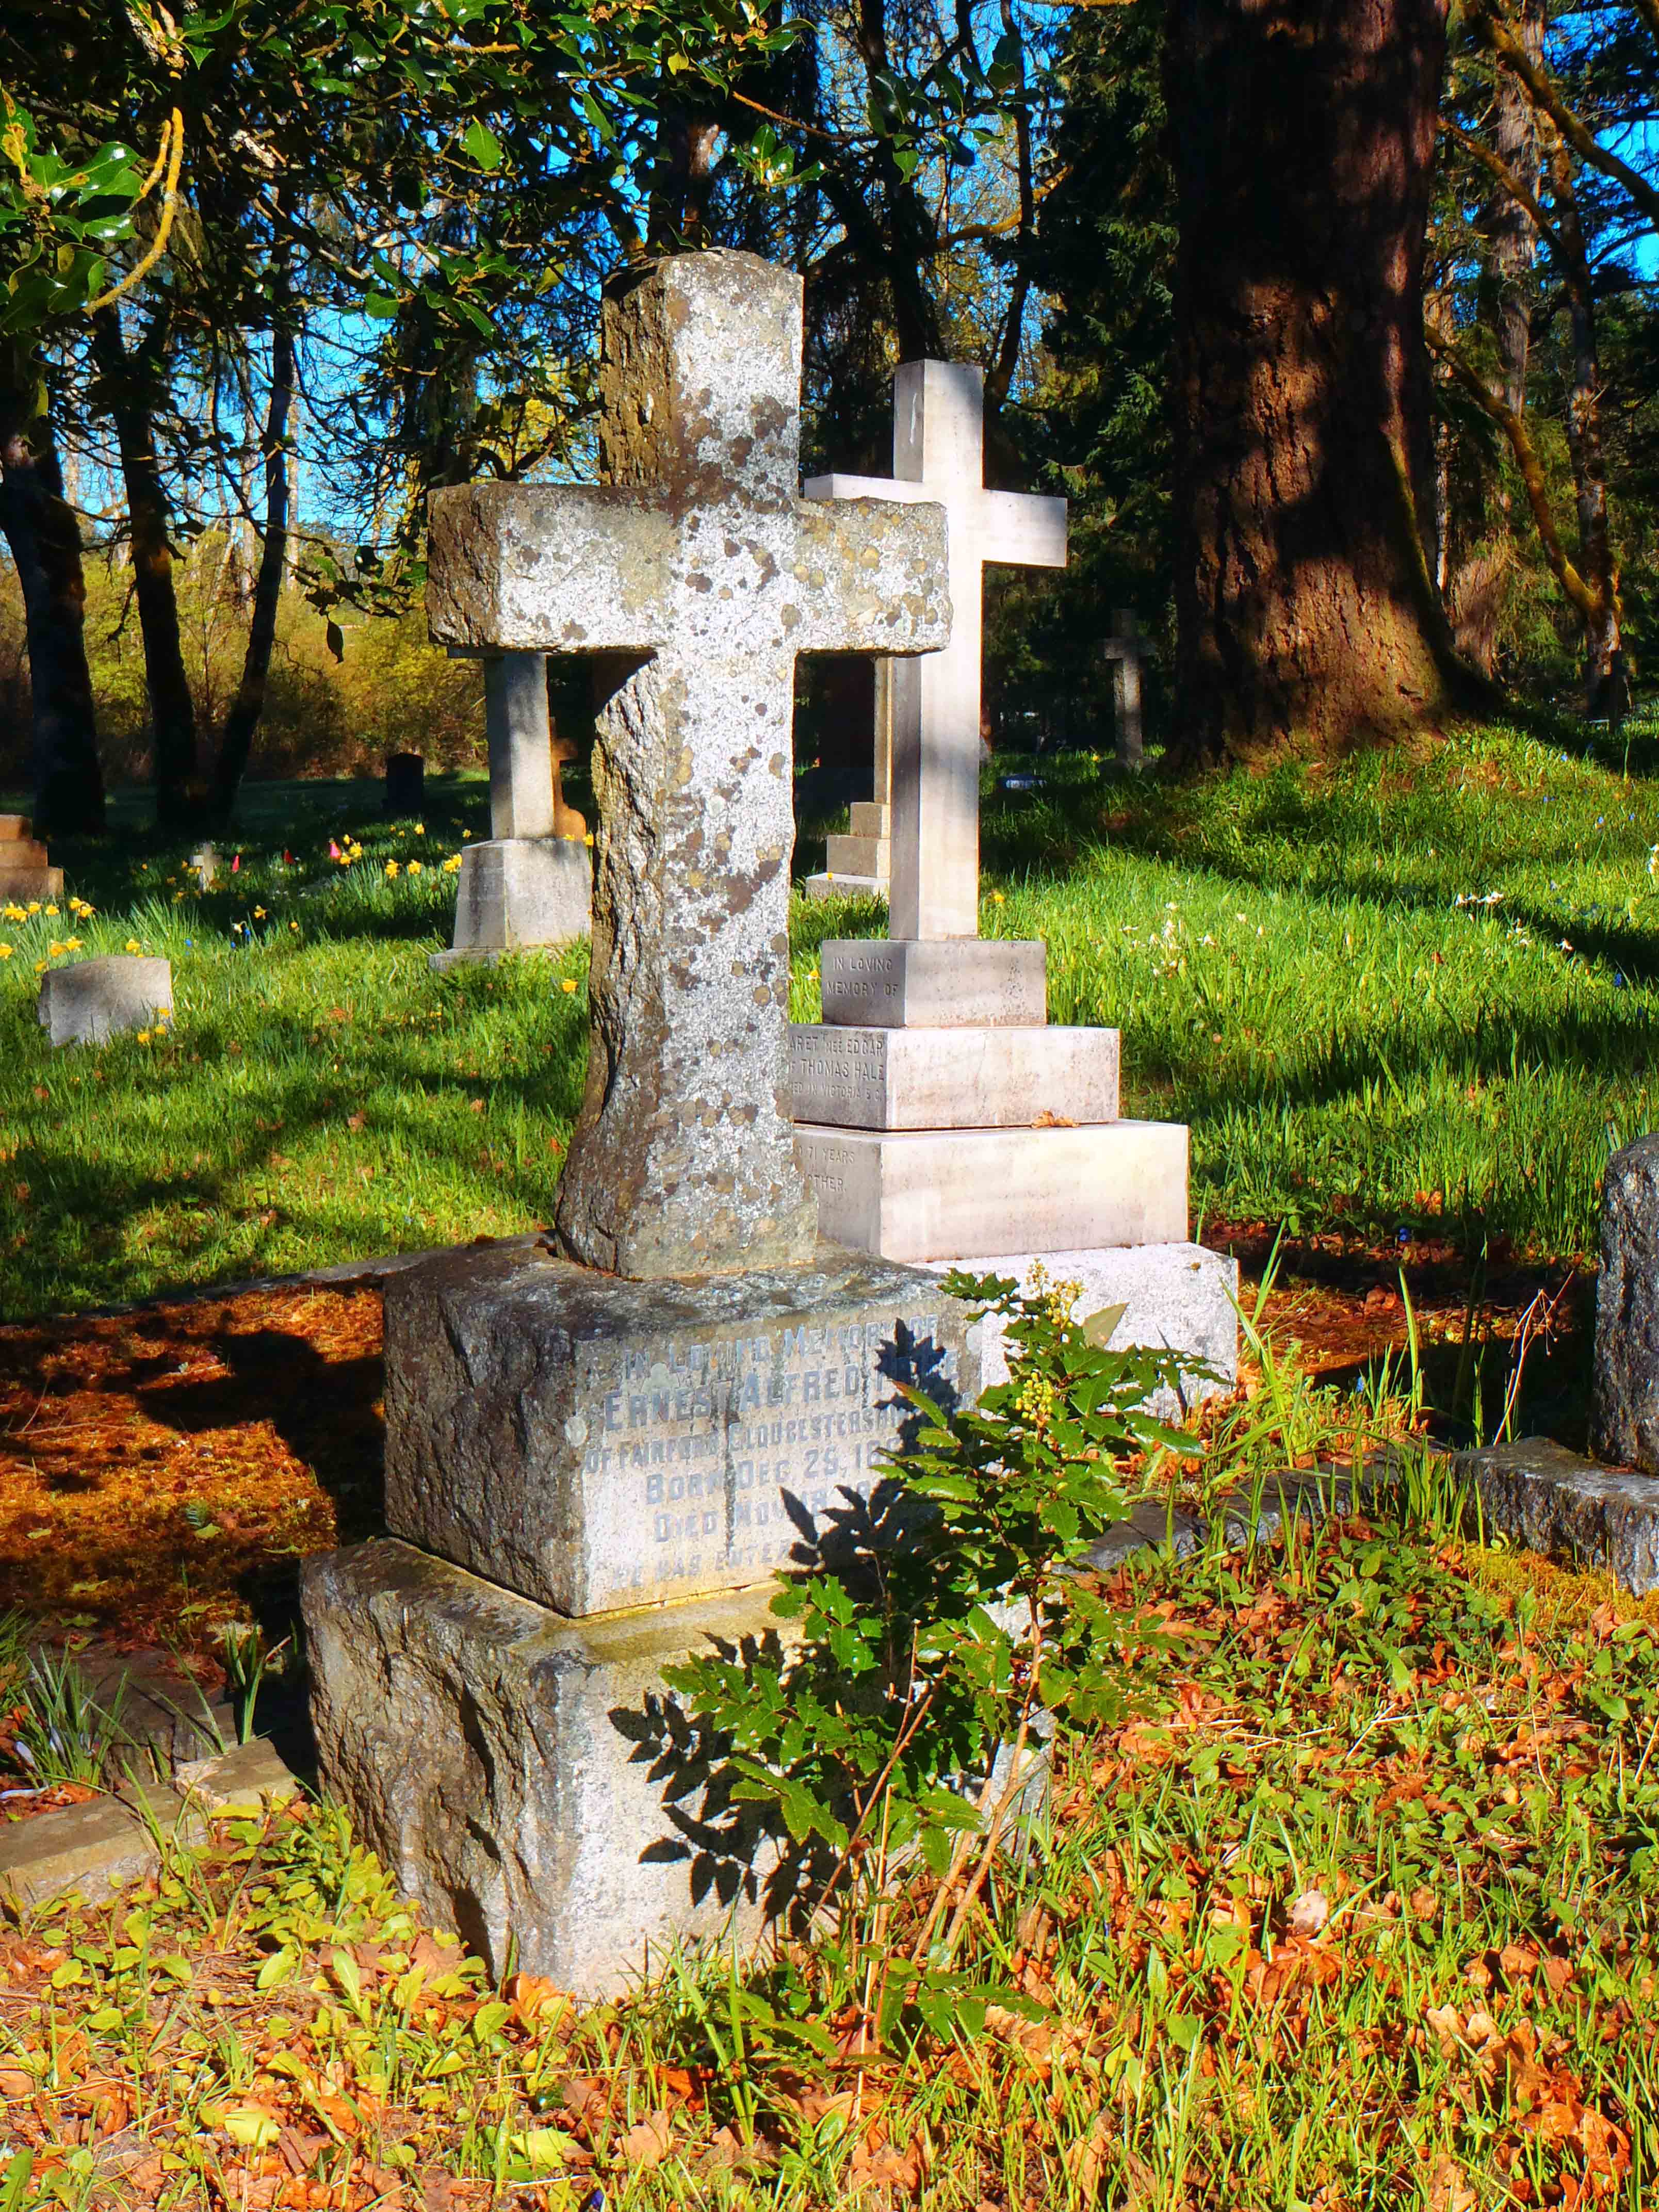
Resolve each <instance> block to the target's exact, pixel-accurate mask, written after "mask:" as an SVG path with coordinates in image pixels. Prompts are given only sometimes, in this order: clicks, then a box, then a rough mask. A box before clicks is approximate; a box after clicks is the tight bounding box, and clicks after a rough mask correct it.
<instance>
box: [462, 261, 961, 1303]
mask: <svg viewBox="0 0 1659 2212" xmlns="http://www.w3.org/2000/svg"><path fill="white" fill-rule="evenodd" d="M800 316H801V287H800V280H799V277H797V276H794V275H793V274H792V273H790V272H789V271H787V270H781V269H776V268H774V267H772V266H771V265H770V264H768V263H766V262H763V261H760V260H757V259H756V258H754V257H753V256H752V255H750V254H744V253H732V252H708V253H702V254H686V255H681V256H678V257H676V258H672V259H670V260H665V261H662V262H659V263H657V264H654V265H653V266H652V267H650V268H648V269H647V270H644V271H641V272H630V273H629V275H628V276H626V277H625V278H624V279H623V280H622V281H621V282H620V283H617V285H616V286H614V287H613V288H612V289H611V292H610V294H609V295H608V296H607V298H606V300H605V307H604V316H603V325H602V341H601V352H602V367H601V394H602V403H603V411H602V415H601V420H600V429H599V464H600V473H601V476H602V477H603V479H604V481H603V483H601V484H600V485H599V486H597V487H592V486H577V485H564V484H559V485H552V484H510V483H489V484H472V485H466V486H463V487H459V488H458V489H453V490H448V491H443V492H440V493H438V494H436V495H435V497H434V499H433V502H432V510H431V522H430V533H429V544H428V586H427V608H428V617H429V620H430V624H431V629H432V635H433V636H434V638H435V640H437V641H439V642H441V643H445V644H455V645H467V646H474V647H479V646H484V647H492V648H494V649H495V650H496V651H498V652H499V651H509V652H526V653H589V654H609V655H613V656H618V657H620V658H619V660H618V664H617V665H616V667H615V670H614V675H615V688H614V689H613V690H612V692H611V697H610V699H609V701H608V702H607V704H606V705H605V708H604V710H603V712H602V714H601V715H600V717H599V738H598V743H597V744H596V746H595V748H594V758H593V781H594V787H595V790H596V792H597V794H598V797H599V828H598V831H597V839H596V842H597V849H598V863H599V867H598V879H597V883H596V885H595V890H594V898H593V953H592V973H591V981H590V985H589V989H590V994H591V1002H592V1042H591V1045H590V1048H589V1057H588V1070H587V1091H586V1097H585V1099H584V1101H583V1103H582V1109H581V1112H580V1116H579V1118H578V1121H577V1124H576V1129H575V1133H574V1136H573V1138H572V1139H571V1145H570V1152H569V1156H568V1159H567V1161H566V1164H565V1170H564V1175H563V1177H562V1181H561V1183H560V1186H559V1203H558V1212H557V1214H556V1218H555V1224H554V1230H555V1237H556V1243H557V1244H558V1246H559V1248H560V1249H561V1250H562V1252H563V1253H565V1255H567V1256H568V1257H569V1258H571V1259H574V1260H579V1261H585V1262H586V1263H587V1264H588V1265H590V1266H592V1267H603V1268H606V1269H608V1270H610V1271H611V1272H613V1273H617V1274H623V1275H630V1276H658V1275H695V1274H700V1273H706V1272H708V1271H710V1270H714V1269H722V1268H738V1267H766V1266H769V1265H776V1264H778V1263H780V1262H784V1261H796V1260H803V1259H805V1258H806V1257H808V1256H809V1255H810V1254H811V1250H812V1248H813V1244H814V1241H815V1237H816V1231H817V1207H816V1202H815V1200H814V1199H813V1197H812V1194H811V1191H810V1190H809V1188H808V1187H807V1185H806V1184H805V1182H804V1180H803V1179H802V1176H801V1175H800V1172H799V1169H798V1168H797V1166H796V1164H795V1157H794V1138H793V1127H792V1123H791V1119H790V1109H789V1097H788V1091H787V1067H786V1064H785V1049H786V1039H787V1018H788V1000H789V930H788V902H789V856H790V852H791V849H792V847H793V839H794V821H793V774H792V752H791V741H790V740H791V717H792V710H793V692H794V669H795V659H796V656H797V654H799V653H878V654H883V655H894V654H898V655H902V654H908V653H927V652H933V651H937V649H938V648H939V647H942V646H943V645H944V644H945V641H946V640H947V638H948V637H949V635H950V623H951V611H950V602H949V599H948V598H947V596H946V547H945V517H944V514H943V513H941V512H940V511H939V508H938V507H914V506H901V505H897V504H894V503H890V502H887V501H878V500H875V499H872V500H867V501H857V502H855V503H853V504H850V505H848V506H845V507H841V506H827V505H824V504H823V503H821V502H818V501H804V500H802V499H801V498H799V454H800V349H801V325H800ZM872 489H873V490H874V491H875V492H877V493H881V492H883V491H888V492H890V491H891V490H892V489H893V487H891V486H889V485H881V484H878V485H875V486H873V487H872ZM976 596H977V595H975V597H976ZM975 634H977V632H975Z"/></svg>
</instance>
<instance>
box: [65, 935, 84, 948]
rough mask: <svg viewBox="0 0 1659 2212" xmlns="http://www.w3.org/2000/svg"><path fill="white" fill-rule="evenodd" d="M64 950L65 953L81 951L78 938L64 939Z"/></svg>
mask: <svg viewBox="0 0 1659 2212" xmlns="http://www.w3.org/2000/svg"><path fill="white" fill-rule="evenodd" d="M80 950H81V940H80V939H79V938H78V937H66V938H65V939H64V951H65V952H78V951H80Z"/></svg>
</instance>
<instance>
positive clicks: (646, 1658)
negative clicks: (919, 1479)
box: [303, 1249, 980, 1993]
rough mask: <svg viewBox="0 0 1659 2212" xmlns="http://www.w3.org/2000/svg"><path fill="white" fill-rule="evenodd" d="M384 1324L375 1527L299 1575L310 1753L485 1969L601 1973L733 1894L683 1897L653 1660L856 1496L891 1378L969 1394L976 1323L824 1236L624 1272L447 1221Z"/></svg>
mask: <svg viewBox="0 0 1659 2212" xmlns="http://www.w3.org/2000/svg"><path fill="white" fill-rule="evenodd" d="M979 1343H980V1332H979V1330H978V1329H977V1328H972V1329H970V1328H969V1323H968V1320H967V1316H966V1313H965V1311H964V1310H963V1308H962V1307H960V1306H958V1305H957V1304H955V1303H954V1302H953V1301H952V1300H951V1299H949V1298H947V1297H945V1296H944V1295H943V1293H942V1291H941V1288H940V1285H939V1281H938V1279H937V1278H936V1277H934V1276H933V1275H930V1274H928V1273H924V1272H922V1271H921V1270H918V1269H915V1268H908V1267H895V1266H893V1265H892V1264H890V1262H888V1261H884V1260H882V1259H879V1258H873V1257H869V1256H866V1255H853V1254H849V1253H846V1252H830V1251H829V1250H827V1249H826V1251H825V1252H824V1254H823V1260H822V1261H821V1263H818V1264H812V1265H808V1266H803V1267H772V1268H765V1269H762V1270H758V1271H757V1272H756V1273H750V1274H728V1275H709V1276H702V1277H699V1278H696V1279H660V1278H659V1279H656V1280H653V1281H647V1282H630V1281H625V1280H623V1279H620V1278H618V1277H616V1276H611V1275H604V1274H601V1273H599V1272H598V1271H597V1270H595V1269H592V1268H588V1267H575V1266H573V1265H572V1264H571V1263H570V1262H568V1261H562V1260H559V1259H556V1258H554V1257H553V1256H552V1255H550V1254H548V1253H544V1252H534V1253H526V1252H523V1251H516V1252H511V1253H507V1252H499V1251H496V1252H484V1253H477V1252H471V1251H461V1252H458V1253H455V1254H453V1255H446V1256H445V1257H443V1258H441V1259H439V1260H434V1261H429V1262H428V1263H427V1264H426V1265H424V1266H422V1267H413V1268H410V1269H409V1270H407V1271H406V1272H405V1273H402V1274H399V1275H397V1276H394V1277H392V1278H391V1279H389V1280H388V1282H387V1285H386V1522H387V1526H388V1528H390V1530H391V1532H392V1536H391V1540H390V1541H381V1542H378V1543H370V1544H366V1545H362V1546H359V1547H356V1548H354V1549H352V1550H350V1551H347V1552H339V1553H332V1554H330V1555H328V1556H327V1557H325V1558H324V1559H318V1560H313V1561H312V1562H311V1563H309V1564H308V1565H307V1568H306V1571H305V1576H304V1584H303V1600H304V1607H305V1615H306V1622H307V1638H308V1649H309V1651H310V1654H311V1663H312V1669H313V1681H314V1685H315V1687H314V1692H313V1723H314V1726H315V1729H316V1735H317V1741H318V1751H319V1765H320V1771H321V1773H322V1777H323V1780H324V1782H325V1784H326V1786H327V1787H328V1788H330V1789H331V1790H334V1791H335V1792H336V1793H337V1795H338V1796H341V1797H342V1798H343V1801H344V1802H347V1803H349V1805H350V1806H351V1808H352V1809H353V1812H354V1814H355V1816H356V1819H357V1820H358V1822H359V1824H360V1826H361V1828H362V1832H363V1835H364V1838H365V1840H367V1841H368V1842H369V1843H370V1844H373V1846H374V1848H375V1849H376V1850H378V1851H380V1853H381V1855H382V1856H383V1857H385V1859H386V1863H388V1864H389V1865H391V1866H392V1867H393V1868H395V1869H396V1870H397V1874H398V1880H399V1881H401V1882H402V1883H403V1885H404V1887H405V1888H406V1889H408V1890H409V1891H410V1893H412V1894H413V1895H415V1896H416V1897H417V1898H419V1899H421V1901H422V1903H423V1904H424V1905H426V1906H427V1907H428V1910H429V1911H432V1912H434V1913H435V1914H436V1915H437V1916H438V1917H440V1918H441V1920H444V1921H447V1922H448V1923H451V1924H453V1925H454V1926H456V1927H458V1928H459V1929H460V1930H461V1932H462V1933H463V1935H465V1936H466V1937H467V1938H468V1939H469V1941H471V1942H473V1943H474V1944H475V1945H477V1946H478V1947H479V1948H481V1949H482V1950H483V1954H484V1955H485V1957H486V1958H487V1959H488V1960H489V1962H490V1965H491V1966H492V1969H493V1970H495V1972H500V1971H501V1970H502V1969H503V1967H504V1966H505V1964H506V1962H507V1958H508V1956H509V1955H512V1956H513V1957H515V1958H516V1960H517V1963H518V1964H519V1965H520V1966H522V1967H523V1968H525V1969H526V1971H528V1972H532V1973H537V1974H544V1975H546V1976H548V1977H550V1978H552V1979H553V1980H555V1981H556V1982H557V1983H558V1984H559V1985H560V1986H561V1987H562V1988H566V1989H571V1990H577V1991H581V1992H593V1993H599V1992H601V1991H604V1990H611V1989H615V1988H617V1987H618V1986H620V1984H622V1983H623V1981H624V1980H625V1979H626V1978H628V1977H629V1974H630V1973H636V1972H638V1971H639V1969H640V1968H641V1966H643V1965H644V1963H645V1960H646V1954H647V1949H651V1950H653V1951H654V1950H656V1949H658V1948H664V1947H666V1946H667V1945H668V1944H670V1943H671V1942H673V1941H674V1940H675V1939H676V1938H677V1937H679V1936H684V1935H687V1934H710V1933H714V1932H716V1931H717V1930H718V1929H719V1928H720V1926H721V1925H722V1923H724V1922H725V1920H726V1915H727V1909H728V1907H729V1906H731V1905H734V1904H738V1903H739V1902H741V1901H742V1900H741V1899H740V1897H739V1896H738V1895H737V1894H736V1893H734V1892H733V1891H732V1888H731V1887H729V1886H728V1887H726V1889H725V1890H724V1891H723V1892H718V1893H714V1894H713V1895H708V1896H702V1901H701V1903H698V1902H695V1901H694V1896H693V1884H692V1880H691V1865H692V1862H693V1860H694V1859H695V1858H696V1853H697V1850H699V1849H700V1848H701V1846H700V1845H699V1844H697V1842H696V1836H695V1832H694V1823H693V1822H692V1820H690V1812H691V1811H692V1810H693V1809H695V1806H696V1802H697V1800H696V1793H695V1791H693V1792H692V1793H691V1794H690V1796H686V1797H685V1799H684V1810H683V1812H681V1813H676V1812H674V1811H671V1809H670V1808H669V1806H668V1804H667V1803H666V1802H665V1781H666V1779H667V1778H668V1772H669V1769H668V1767H666V1766H665V1765H660V1764H659V1753H660V1751H661V1748H662V1745H661V1741H660V1738H659V1737H653V1732H652V1728H653V1723H652V1711H653V1700H656V1701H658V1702H659V1701H660V1699H661V1697H662V1695H663V1692H662V1690H661V1673H662V1669H663V1668H664V1667H665V1666H667V1665H670V1664H671V1663H672V1662H674V1661H675V1660H677V1659H682V1658H684V1657H685V1656H688V1655H689V1654H690V1653H692V1652H695V1651H708V1650H710V1649H712V1648H713V1644H712V1640H713V1639H722V1640H725V1641H726V1642H728V1643H738V1642H740V1641H741V1640H742V1638H745V1637H753V1638H759V1637H762V1636H765V1635H768V1634H775V1633H776V1632H777V1630H778V1624H777V1623H776V1622H775V1620H773V1619H772V1617H771V1615H770V1613H769V1611H768V1604H769V1599H770V1596H771V1594H772V1578H773V1577H774V1576H775V1573H776V1571H778V1570H779V1569H780V1568H781V1567H783V1566H785V1565H789V1564H791V1563H794V1564H800V1565H805V1564H810V1563H811V1561H812V1560H813V1559H817V1558H833V1557H834V1556H835V1555H836V1547H837V1543H838V1541H844V1540H845V1535H846V1533H847V1532H848V1531H849V1530H850V1529H851V1528H854V1527H855V1526H856V1525H858V1524H859V1523H860V1522H861V1521H862V1519H863V1517H864V1512H865V1508H864V1503H863V1501H865V1500H866V1499H867V1498H869V1497H870V1494H871V1492H872V1490H874V1489H875V1488H876V1487H877V1486H878V1485H879V1484H880V1483H881V1481H882V1480H884V1456H883V1455H884V1452H885V1451H886V1450H887V1449H890V1448H891V1447H892V1446H893V1445H895V1444H896V1443H898V1442H899V1441H900V1440H901V1437H902V1433H903V1431H904V1430H905V1427H906V1425H907V1424H908V1422H910V1421H911V1420H912V1419H914V1418H915V1411H914V1408H913V1407H912V1406H911V1404H910V1401H908V1399H907V1398H906V1397H904V1396H903V1395H902V1392H901V1389H900V1388H899V1385H901V1384H902V1383H908V1384H909V1385H911V1386H913V1387H919V1388H921V1389H925V1390H926V1391H927V1392H928V1394H929V1395H933V1396H935V1397H939V1398H942V1399H944V1400H945V1401H946V1402H952V1401H954V1400H955V1398H956V1397H957V1395H958V1394H963V1395H968V1396H969V1397H971V1396H974V1395H977V1392H978V1389H979ZM731 1871H732V1869H730V1868H729V1867H728V1868H727V1872H728V1873H730V1872H731ZM765 1872H766V1868H765V1867H764V1866H763V1865H761V1866H751V1867H750V1868H749V1869H746V1871H745V1872H744V1879H743V1881H742V1883H741V1884H740V1886H739V1887H740V1888H742V1889H746V1890H747V1892H749V1893H750V1894H749V1897H748V1908H747V1917H746V1921H745V1923H744V1924H745V1925H748V1926H750V1927H752V1926H753V1925H755V1924H756V1923H757V1920H758V1917H759V1914H760V1909H761V1908H760V1903H759V1899H758V1887H759V1884H760V1882H761V1881H762V1880H763V1877H764V1875H765ZM699 1895H700V1896H701V1895H702V1893H701V1892H699Z"/></svg>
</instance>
